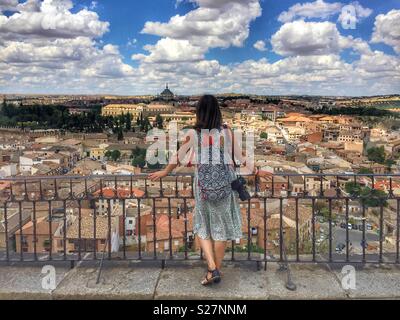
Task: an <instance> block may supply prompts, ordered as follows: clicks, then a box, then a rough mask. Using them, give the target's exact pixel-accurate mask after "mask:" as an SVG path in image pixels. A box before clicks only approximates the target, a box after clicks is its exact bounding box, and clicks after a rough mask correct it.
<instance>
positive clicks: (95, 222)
mask: <svg viewBox="0 0 400 320" xmlns="http://www.w3.org/2000/svg"><path fill="white" fill-rule="evenodd" d="M100 190H101V189H100ZM93 204H94V205H93V207H94V208H93V259H94V260H96V259H97V228H96V224H97V209H96V203H95V202H94V203H93ZM103 204H104V200H99V206H102V205H103Z"/></svg>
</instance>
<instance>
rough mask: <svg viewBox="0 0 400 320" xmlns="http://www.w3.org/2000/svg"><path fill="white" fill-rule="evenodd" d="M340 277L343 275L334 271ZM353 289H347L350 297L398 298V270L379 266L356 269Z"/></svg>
mask: <svg viewBox="0 0 400 320" xmlns="http://www.w3.org/2000/svg"><path fill="white" fill-rule="evenodd" d="M336 274H337V277H339V279H341V278H342V277H343V275H341V274H340V273H336ZM355 275H356V277H355V279H356V281H355V290H353V289H349V290H347V295H348V297H349V298H351V299H400V270H399V269H398V268H380V269H375V270H373V269H368V270H357V269H356V273H355Z"/></svg>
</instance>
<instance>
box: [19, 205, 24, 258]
mask: <svg viewBox="0 0 400 320" xmlns="http://www.w3.org/2000/svg"><path fill="white" fill-rule="evenodd" d="M18 209H19V241H20V247H21V248H20V249H21V252H20V260H21V261H24V248H23V239H24V236H23V231H22V227H23V226H22V224H23V222H22V203H21V201H19V202H18Z"/></svg>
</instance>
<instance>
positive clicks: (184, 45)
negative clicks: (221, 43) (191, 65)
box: [132, 38, 205, 63]
mask: <svg viewBox="0 0 400 320" xmlns="http://www.w3.org/2000/svg"><path fill="white" fill-rule="evenodd" d="M144 49H145V50H147V51H149V52H150V54H149V55H144V54H134V55H133V56H132V59H134V60H141V61H143V62H146V63H170V62H189V61H200V60H203V59H204V53H205V49H204V48H202V47H198V46H194V45H192V44H191V43H190V42H189V41H188V40H176V39H170V38H164V39H161V40H160V41H158V42H157V43H156V44H155V45H147V46H145V47H144Z"/></svg>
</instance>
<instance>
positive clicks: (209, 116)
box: [196, 95, 222, 130]
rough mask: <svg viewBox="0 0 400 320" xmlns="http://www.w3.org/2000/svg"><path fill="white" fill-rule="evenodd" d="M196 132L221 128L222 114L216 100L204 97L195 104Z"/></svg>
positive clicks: (209, 96) (210, 96)
mask: <svg viewBox="0 0 400 320" xmlns="http://www.w3.org/2000/svg"><path fill="white" fill-rule="evenodd" d="M196 117H197V121H196V130H202V129H208V130H212V129H220V128H221V126H222V113H221V109H220V108H219V103H218V100H217V98H215V97H214V96H212V95H204V96H202V97H201V98H200V100H199V102H198V103H197V110H196Z"/></svg>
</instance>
